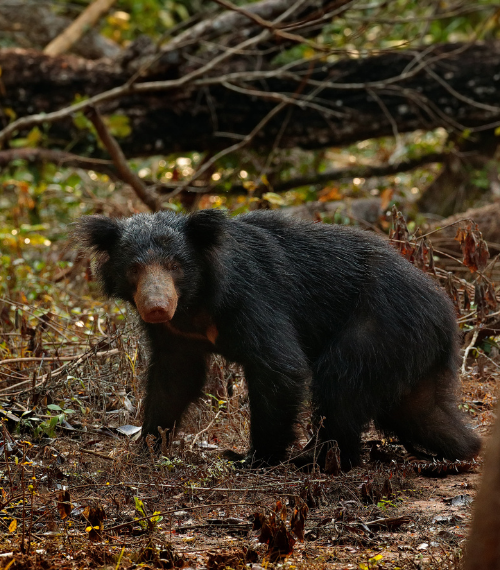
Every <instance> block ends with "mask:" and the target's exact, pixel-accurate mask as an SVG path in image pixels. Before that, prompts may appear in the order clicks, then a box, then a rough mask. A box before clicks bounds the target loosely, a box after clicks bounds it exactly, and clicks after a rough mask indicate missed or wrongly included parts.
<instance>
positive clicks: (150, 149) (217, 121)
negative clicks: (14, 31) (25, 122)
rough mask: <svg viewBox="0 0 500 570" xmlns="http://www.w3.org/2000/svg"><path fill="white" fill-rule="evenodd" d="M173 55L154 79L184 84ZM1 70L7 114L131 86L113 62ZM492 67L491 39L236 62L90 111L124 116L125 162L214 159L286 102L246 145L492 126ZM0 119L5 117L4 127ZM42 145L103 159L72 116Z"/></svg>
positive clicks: (5, 55) (184, 66) (11, 57)
mask: <svg viewBox="0 0 500 570" xmlns="http://www.w3.org/2000/svg"><path fill="white" fill-rule="evenodd" d="M171 55H172V65H171V66H170V68H169V69H168V70H164V71H163V74H162V75H161V76H159V77H155V78H154V79H155V80H158V81H159V80H168V79H172V78H176V77H183V76H184V75H185V74H186V73H188V72H189V70H190V69H191V67H190V66H192V64H191V63H190V62H189V61H187V60H184V59H183V57H182V52H179V53H178V54H177V56H175V57H174V55H173V54H171ZM0 67H1V69H2V77H1V84H0V88H1V90H0V97H1V103H2V104H1V107H2V109H6V108H10V109H11V110H12V111H14V112H15V114H16V115H17V117H23V116H26V115H31V114H34V113H40V112H45V113H48V112H51V111H54V110H57V109H61V108H63V107H65V106H68V105H70V104H71V103H72V102H74V100H75V98H76V97H77V96H79V97H85V96H92V95H95V94H97V93H101V92H103V91H105V90H108V89H111V88H114V87H117V86H120V85H122V84H124V83H125V82H126V81H127V80H128V79H129V78H130V71H126V70H124V68H123V67H122V65H121V64H120V63H118V62H111V61H107V60H100V61H95V62H94V61H87V60H81V59H77V58H74V57H71V56H64V57H55V58H51V57H48V56H46V55H43V54H40V53H38V52H34V51H25V50H20V49H15V50H3V51H1V52H0ZM499 69H500V43H499V42H491V43H487V44H479V43H477V44H472V45H468V46H465V45H458V44H445V45H441V46H436V47H435V48H433V49H432V50H429V49H427V50H426V52H425V54H423V53H420V54H419V53H418V52H416V51H412V52H405V51H403V50H401V51H394V52H389V53H386V54H383V55H380V56H376V57H367V58H360V59H346V60H341V61H338V62H335V63H326V62H322V61H311V62H310V63H309V62H306V63H305V64H303V65H302V66H298V67H294V68H293V74H291V73H289V72H285V71H283V70H280V69H279V68H276V69H272V68H271V69H259V68H258V65H257V64H256V62H255V58H253V57H248V58H243V57H241V56H238V59H236V60H234V59H228V60H226V61H224V63H223V64H222V65H219V66H218V67H215V68H214V69H211V70H210V72H209V75H210V76H208V74H207V75H205V76H201V77H198V78H196V79H195V80H193V81H191V82H187V83H185V84H184V85H182V86H180V87H179V88H177V89H170V90H162V89H160V88H158V90H156V91H153V90H152V91H150V92H146V93H135V94H133V95H127V96H124V97H121V98H117V99H113V100H110V101H108V102H106V103H103V104H101V105H100V106H99V111H100V113H101V114H104V115H106V114H114V113H118V114H124V115H126V116H128V118H129V120H130V125H131V127H132V133H131V135H130V136H128V137H125V138H122V139H120V140H119V142H120V145H121V146H122V149H123V151H124V153H125V155H126V156H127V157H133V156H140V155H142V156H144V155H153V154H168V153H172V152H185V151H194V150H196V151H207V150H209V151H211V152H214V151H215V152H216V151H218V150H220V149H223V148H225V147H228V146H229V145H230V144H233V143H234V141H235V140H238V138H241V137H244V136H246V135H248V133H250V132H251V131H252V130H253V129H254V128H255V126H256V125H257V124H258V123H259V122H260V121H262V120H263V119H264V118H265V117H266V116H267V115H268V114H269V113H270V112H271V111H272V109H273V108H275V107H276V105H277V104H279V103H280V102H282V101H283V98H286V100H287V101H288V102H289V104H288V105H287V107H286V108H285V109H284V110H283V111H281V112H280V113H279V114H277V115H276V116H275V117H273V118H272V119H271V120H269V121H268V122H267V123H266V124H265V126H264V127H263V128H262V130H261V132H260V133H259V134H257V136H255V137H254V138H253V139H252V141H251V146H252V147H254V148H258V149H260V150H266V149H269V148H271V147H272V146H273V145H278V146H280V147H283V148H291V147H301V148H304V149H317V148H322V147H329V146H340V145H345V144H350V143H353V142H355V141H359V140H364V139H367V138H372V137H380V136H387V135H393V134H394V133H395V131H396V130H397V131H398V132H408V131H413V130H416V129H425V130H429V129H433V128H436V127H444V128H446V129H448V130H450V129H451V130H453V129H454V130H455V131H457V132H460V131H461V130H463V129H466V128H467V129H472V130H473V129H475V128H477V127H479V128H481V127H482V126H484V125H486V124H491V123H495V122H496V121H498V120H500V107H498V106H497V105H498V87H499V85H500V72H499ZM230 73H232V74H233V75H232V76H228V75H227V74H230ZM252 73H253V74H254V77H256V78H255V79H253V80H252V79H251V77H252ZM234 74H236V75H234ZM151 79H152V78H151V77H148V81H151ZM140 87H141V85H140V83H139V85H138V88H140ZM8 120H9V119H8V117H7V116H4V117H3V123H4V124H3V126H6V125H7V123H8ZM21 134H22V133H21ZM48 138H49V140H48V141H47V143H46V146H47V147H48V148H65V147H66V146H67V145H68V144H71V147H72V151H73V152H76V153H79V154H85V155H91V156H102V150H100V149H99V148H98V147H97V145H96V143H95V140H94V138H93V136H92V135H91V134H90V133H89V132H86V131H82V130H79V129H78V128H77V127H76V126H75V125H74V124H73V121H72V120H71V119H65V120H61V121H58V122H55V123H53V124H52V125H50V128H49V129H48Z"/></svg>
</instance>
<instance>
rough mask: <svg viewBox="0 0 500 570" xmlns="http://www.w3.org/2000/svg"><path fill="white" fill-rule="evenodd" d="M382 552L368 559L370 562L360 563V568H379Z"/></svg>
mask: <svg viewBox="0 0 500 570" xmlns="http://www.w3.org/2000/svg"><path fill="white" fill-rule="evenodd" d="M382 558H383V556H382V554H376V555H375V556H372V558H369V559H368V564H365V563H364V562H362V563H361V564H359V565H358V568H359V570H372V568H378V565H379V562H380V561H381V560H382Z"/></svg>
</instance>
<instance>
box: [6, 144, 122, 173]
mask: <svg viewBox="0 0 500 570" xmlns="http://www.w3.org/2000/svg"><path fill="white" fill-rule="evenodd" d="M14 160H26V161H28V162H53V163H54V164H57V165H59V166H64V167H73V168H83V169H84V170H95V171H96V172H100V173H101V174H107V175H108V176H109V177H110V178H112V179H116V178H117V173H116V172H115V170H114V169H113V163H112V162H111V161H110V160H102V159H98V158H85V157H83V156H78V155H77V154H72V153H70V152H64V151H62V150H50V149H46V148H12V149H9V150H1V151H0V168H1V167H4V166H7V165H8V164H9V163H11V162H12V161H14Z"/></svg>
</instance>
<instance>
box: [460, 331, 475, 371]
mask: <svg viewBox="0 0 500 570" xmlns="http://www.w3.org/2000/svg"><path fill="white" fill-rule="evenodd" d="M478 336H479V328H476V329H475V330H474V334H473V335H472V340H471V341H470V344H469V346H468V347H467V348H466V349H465V352H464V359H463V361H462V374H465V363H466V361H467V357H468V356H469V352H470V350H471V349H472V347H473V346H474V345H475V344H476V340H477V337H478Z"/></svg>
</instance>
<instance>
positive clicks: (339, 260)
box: [74, 210, 480, 470]
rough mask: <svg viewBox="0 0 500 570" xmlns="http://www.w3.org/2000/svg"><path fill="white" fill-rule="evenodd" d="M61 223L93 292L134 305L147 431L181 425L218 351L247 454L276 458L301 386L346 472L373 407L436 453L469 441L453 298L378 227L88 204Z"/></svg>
mask: <svg viewBox="0 0 500 570" xmlns="http://www.w3.org/2000/svg"><path fill="white" fill-rule="evenodd" d="M74 237H75V239H76V241H77V242H78V243H79V245H80V247H81V248H83V249H86V250H87V251H88V252H90V253H91V254H92V255H93V256H94V258H95V266H94V267H95V272H96V276H97V278H98V280H99V281H100V282H101V284H102V287H103V291H104V293H105V294H106V295H107V296H108V297H113V298H118V299H123V300H125V301H128V302H129V303H130V304H132V305H133V306H134V307H135V308H136V310H137V312H138V313H139V315H140V317H141V321H142V325H143V328H144V331H145V334H146V336H147V339H148V341H149V345H150V349H151V351H150V363H149V370H148V375H147V395H146V400H145V409H144V425H143V434H144V435H147V434H150V433H151V434H155V435H157V434H158V426H160V427H162V428H168V429H172V428H173V427H174V425H178V424H179V421H180V419H181V417H182V414H183V412H184V411H185V410H186V408H187V406H188V405H189V404H190V403H191V402H193V401H194V400H196V399H197V398H198V397H199V396H200V395H201V393H202V388H203V385H204V382H205V378H206V371H207V360H208V357H209V355H210V354H211V353H218V354H221V355H223V356H224V357H225V358H226V359H228V360H230V361H234V362H237V363H239V364H241V365H242V366H243V369H244V372H245V378H246V381H247V384H248V392H249V400H250V416H251V429H250V449H249V451H248V455H247V462H249V463H251V462H252V461H258V462H260V463H267V464H273V463H277V462H279V461H281V460H283V459H285V458H286V457H287V448H288V447H289V446H290V444H292V443H293V442H294V439H295V437H296V434H295V425H296V422H297V417H298V414H299V411H300V410H301V407H302V405H303V404H304V401H305V400H306V398H307V391H309V393H310V399H311V401H312V408H313V414H314V418H315V424H316V425H317V426H318V430H319V436H318V437H319V441H321V442H328V441H336V442H337V443H338V446H339V449H340V456H341V463H342V468H343V469H344V470H346V469H349V468H351V467H353V466H356V465H358V464H359V462H360V453H361V434H362V432H363V429H364V428H366V426H367V425H368V424H369V422H370V421H372V420H373V421H374V423H375V425H376V426H377V427H378V428H379V429H381V430H382V431H384V432H386V433H390V434H395V435H397V436H398V437H399V439H400V441H401V442H402V443H403V444H405V445H406V446H412V445H414V444H416V445H418V446H421V447H423V448H425V449H426V450H428V451H430V452H433V453H436V454H438V455H439V456H440V457H444V458H447V459H450V460H467V459H471V458H473V457H475V456H476V455H477V454H478V452H479V447H480V439H479V438H478V436H477V435H476V434H474V433H473V432H472V431H471V430H470V429H469V428H468V427H466V425H465V424H464V421H463V419H462V413H461V412H459V410H458V402H457V398H456V389H457V363H458V329H457V324H456V319H455V311H454V308H453V305H452V303H451V302H450V300H449V299H448V297H447V296H446V294H445V293H444V292H443V291H442V290H441V289H440V287H439V286H438V285H437V284H436V283H435V282H434V281H433V280H432V279H430V278H429V277H428V276H426V275H425V274H424V273H423V272H422V271H420V270H418V269H416V268H415V267H413V266H412V265H411V264H410V263H409V262H408V261H406V260H405V259H404V258H403V257H402V256H401V255H400V254H399V253H398V252H397V251H396V250H395V249H393V248H392V247H391V245H390V244H389V243H387V242H385V241H384V240H383V239H381V238H379V237H377V236H375V235H373V234H371V233H368V232H366V231H360V230H357V229H353V228H348V227H342V226H336V225H323V224H314V223H309V222H302V221H297V220H293V219H290V218H286V217H283V216H282V215H280V214H279V213H276V212H272V211H256V212H252V213H249V214H244V215H240V216H236V217H228V216H227V215H226V214H224V213H223V212H221V211H217V210H202V211H199V212H196V213H193V214H191V215H179V214H174V213H172V212H168V211H163V212H158V213H155V214H138V215H135V216H132V217H130V218H125V219H109V218H106V217H103V216H97V215H96V216H87V217H82V218H80V220H79V221H78V222H77V223H76V227H75V229H74ZM325 447H326V446H324V445H323V455H324V453H325V451H324V450H325Z"/></svg>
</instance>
